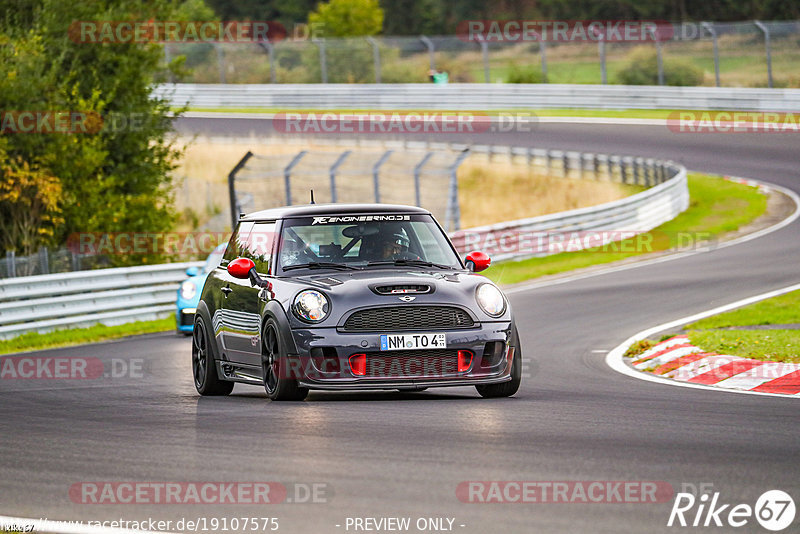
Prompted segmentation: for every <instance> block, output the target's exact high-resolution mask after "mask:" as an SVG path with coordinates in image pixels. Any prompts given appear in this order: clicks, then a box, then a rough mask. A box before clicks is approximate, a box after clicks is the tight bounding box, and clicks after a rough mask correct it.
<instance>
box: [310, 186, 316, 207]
mask: <svg viewBox="0 0 800 534" xmlns="http://www.w3.org/2000/svg"><path fill="white" fill-rule="evenodd" d="M311 203H312V204H316V202H314V190H313V189H312V190H311Z"/></svg>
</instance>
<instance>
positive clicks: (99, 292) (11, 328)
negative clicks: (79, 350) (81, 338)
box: [0, 262, 203, 339]
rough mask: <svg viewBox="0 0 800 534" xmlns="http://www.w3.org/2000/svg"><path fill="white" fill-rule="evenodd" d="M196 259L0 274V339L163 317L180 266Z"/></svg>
mask: <svg viewBox="0 0 800 534" xmlns="http://www.w3.org/2000/svg"><path fill="white" fill-rule="evenodd" d="M202 265H203V262H188V263H168V264H164V265H149V266H145V267H123V268H116V269H98V270H94V271H80V272H72V273H63V274H48V275H40V276H25V277H20V278H9V279H5V280H0V339H8V338H11V337H14V336H17V335H19V334H23V333H25V332H48V331H51V330H54V329H56V328H62V327H82V326H90V325H93V324H97V323H100V322H102V323H103V324H106V325H115V324H122V323H127V322H132V321H148V320H153V319H158V318H162V317H166V316H167V315H169V314H170V313H173V312H174V311H175V300H176V291H177V289H178V285H179V283H180V282H181V281H182V280H184V279H185V278H186V269H187V268H188V267H201V266H202Z"/></svg>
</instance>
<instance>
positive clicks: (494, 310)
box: [475, 284, 506, 317]
mask: <svg viewBox="0 0 800 534" xmlns="http://www.w3.org/2000/svg"><path fill="white" fill-rule="evenodd" d="M475 300H477V301H478V305H479V306H480V307H481V309H482V310H483V311H485V312H486V314H487V315H490V316H492V317H500V316H501V315H503V314H504V313H505V311H506V299H504V298H503V294H502V293H501V292H500V290H499V289H497V288H496V287H494V286H493V285H492V284H481V285H479V286H478V291H476V292H475Z"/></svg>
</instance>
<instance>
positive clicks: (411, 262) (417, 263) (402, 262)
mask: <svg viewBox="0 0 800 534" xmlns="http://www.w3.org/2000/svg"><path fill="white" fill-rule="evenodd" d="M367 265H368V266H369V265H397V266H399V267H402V266H405V265H411V266H414V267H436V268H437V269H447V270H453V269H454V268H455V267H453V266H451V265H442V264H441V263H433V262H430V261H425V260H381V261H370V262H368V263H367Z"/></svg>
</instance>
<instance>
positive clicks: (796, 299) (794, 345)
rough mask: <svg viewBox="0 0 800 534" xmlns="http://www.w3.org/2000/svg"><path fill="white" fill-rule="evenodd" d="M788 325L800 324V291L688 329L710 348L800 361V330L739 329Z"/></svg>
mask: <svg viewBox="0 0 800 534" xmlns="http://www.w3.org/2000/svg"><path fill="white" fill-rule="evenodd" d="M787 324H800V291H793V292H791V293H787V294H785V295H780V296H778V297H774V298H771V299H767V300H763V301H761V302H757V303H755V304H751V305H750V306H745V307H744V308H739V309H738V310H732V311H729V312H726V313H722V314H720V315H715V316H713V317H708V318H706V319H703V320H701V321H697V322H696V323H692V324H690V325H688V326H687V327H686V328H687V330H689V340H690V341H691V342H692V343H693V344H694V345H697V346H698V347H702V348H703V349H704V350H707V351H713V352H718V353H720V354H730V355H732V356H741V357H743V358H753V359H756V360H769V361H774V362H786V363H800V330H786V329H780V328H777V329H775V330H745V329H737V328H735V327H737V326H754V325H787ZM720 329H724V330H720Z"/></svg>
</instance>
